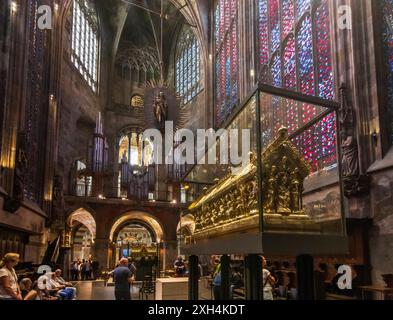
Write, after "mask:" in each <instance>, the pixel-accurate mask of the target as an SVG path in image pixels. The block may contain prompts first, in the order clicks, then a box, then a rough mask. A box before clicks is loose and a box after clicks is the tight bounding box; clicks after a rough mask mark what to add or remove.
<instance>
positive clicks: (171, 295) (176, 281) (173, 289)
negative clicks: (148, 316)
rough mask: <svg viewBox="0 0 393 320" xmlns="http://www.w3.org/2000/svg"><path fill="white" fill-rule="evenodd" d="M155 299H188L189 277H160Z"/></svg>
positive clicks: (157, 282) (157, 281)
mask: <svg viewBox="0 0 393 320" xmlns="http://www.w3.org/2000/svg"><path fill="white" fill-rule="evenodd" d="M155 300H188V278H158V279H157V280H156V297H155Z"/></svg>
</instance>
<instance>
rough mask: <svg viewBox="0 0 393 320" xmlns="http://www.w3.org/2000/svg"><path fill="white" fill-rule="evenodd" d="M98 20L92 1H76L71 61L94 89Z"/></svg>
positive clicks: (97, 54) (74, 5)
mask: <svg viewBox="0 0 393 320" xmlns="http://www.w3.org/2000/svg"><path fill="white" fill-rule="evenodd" d="M98 59H99V41H98V19H97V14H96V11H95V8H94V3H93V1H91V0H74V2H73V15H72V55H71V60H72V62H73V63H74V65H75V67H76V68H77V69H78V70H79V72H80V74H81V75H82V76H83V78H84V79H85V80H86V82H87V83H88V84H89V86H90V87H91V88H92V89H93V91H94V92H96V91H97V84H98Z"/></svg>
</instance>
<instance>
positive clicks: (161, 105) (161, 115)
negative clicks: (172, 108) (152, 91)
mask: <svg viewBox="0 0 393 320" xmlns="http://www.w3.org/2000/svg"><path fill="white" fill-rule="evenodd" d="M153 110H154V116H155V118H156V121H157V123H158V125H160V126H161V125H163V124H164V122H165V121H166V120H167V116H168V104H167V102H166V97H165V94H164V93H163V92H160V93H159V94H158V95H157V96H156V98H155V101H154V109H153Z"/></svg>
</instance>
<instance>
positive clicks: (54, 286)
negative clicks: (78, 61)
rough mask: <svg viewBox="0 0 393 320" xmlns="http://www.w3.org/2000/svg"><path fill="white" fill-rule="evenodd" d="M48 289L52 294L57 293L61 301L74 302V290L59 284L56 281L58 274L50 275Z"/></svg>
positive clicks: (47, 283)
mask: <svg viewBox="0 0 393 320" xmlns="http://www.w3.org/2000/svg"><path fill="white" fill-rule="evenodd" d="M46 288H47V290H48V291H49V292H51V293H53V292H55V293H56V296H57V297H59V298H60V299H63V300H72V299H74V298H75V290H74V288H67V287H66V286H65V285H62V284H60V283H58V282H57V281H56V274H55V273H54V272H53V273H52V274H51V275H48V279H47V281H46Z"/></svg>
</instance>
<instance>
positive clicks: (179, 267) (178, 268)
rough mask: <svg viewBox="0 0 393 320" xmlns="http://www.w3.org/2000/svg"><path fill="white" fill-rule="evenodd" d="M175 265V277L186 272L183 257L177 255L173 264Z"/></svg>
mask: <svg viewBox="0 0 393 320" xmlns="http://www.w3.org/2000/svg"><path fill="white" fill-rule="evenodd" d="M174 267H175V275H176V276H177V277H182V276H183V275H184V274H185V272H186V265H185V263H184V261H183V258H182V257H181V256H179V257H178V258H177V260H176V261H175V264H174Z"/></svg>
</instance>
